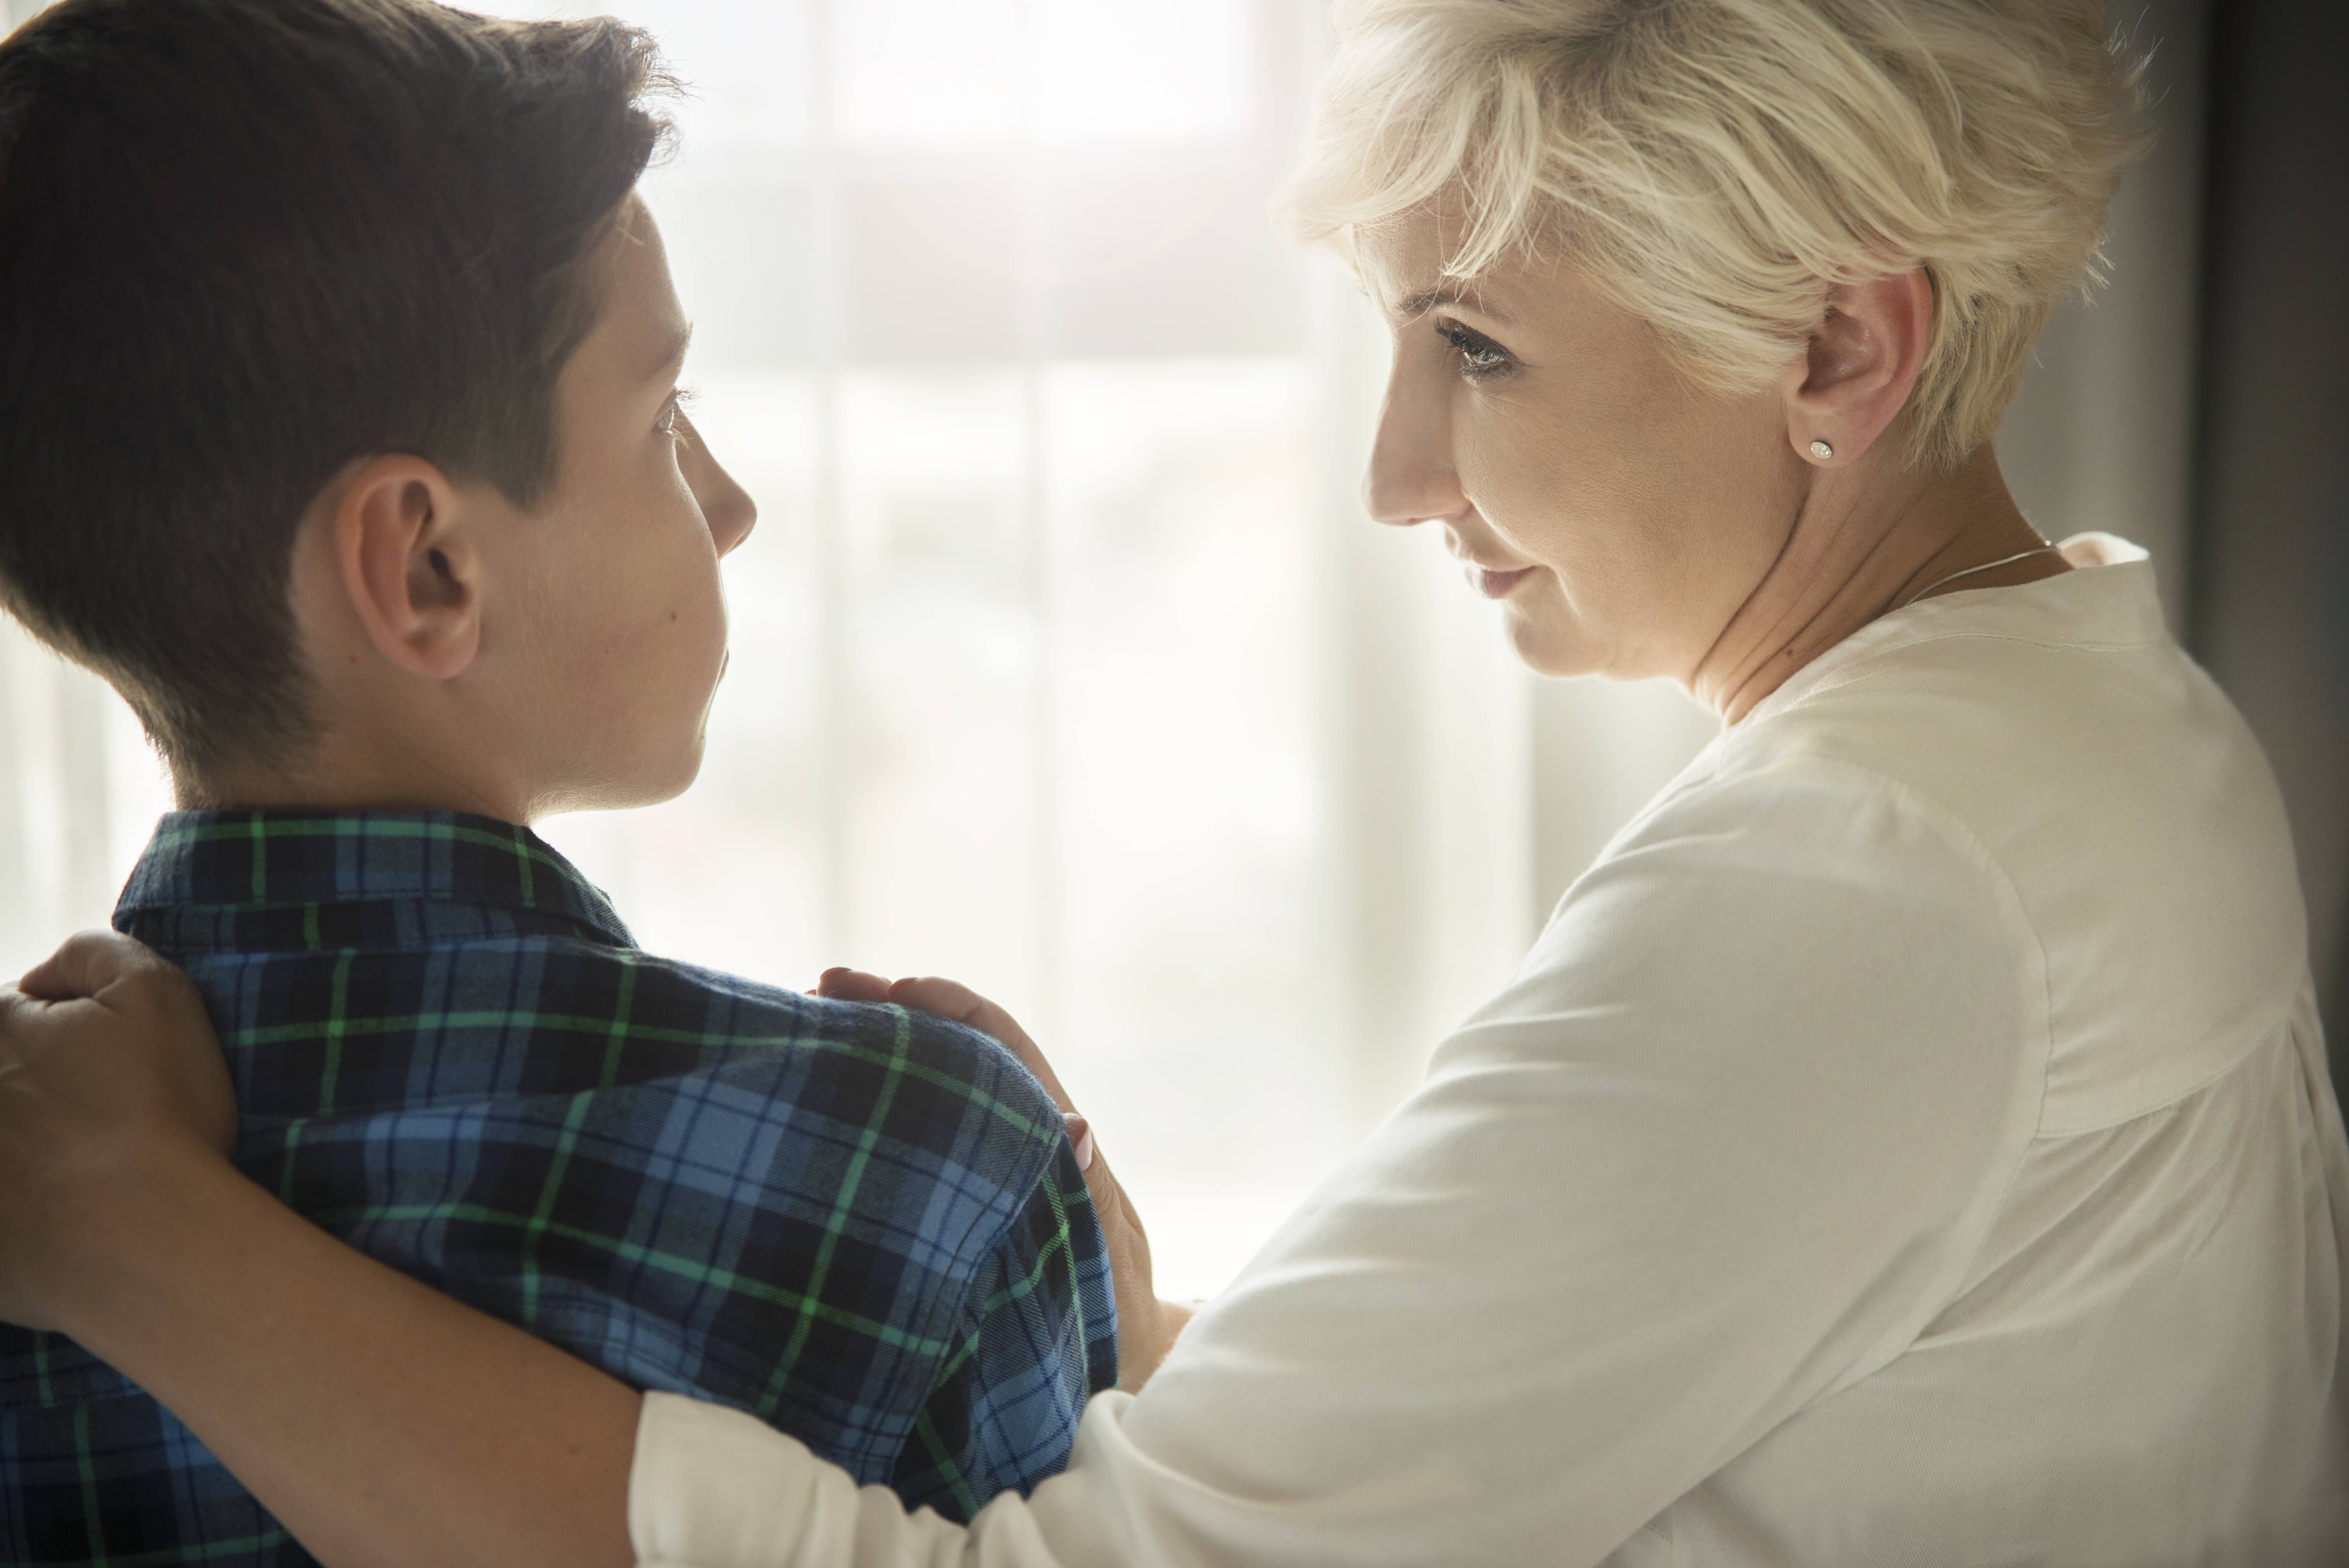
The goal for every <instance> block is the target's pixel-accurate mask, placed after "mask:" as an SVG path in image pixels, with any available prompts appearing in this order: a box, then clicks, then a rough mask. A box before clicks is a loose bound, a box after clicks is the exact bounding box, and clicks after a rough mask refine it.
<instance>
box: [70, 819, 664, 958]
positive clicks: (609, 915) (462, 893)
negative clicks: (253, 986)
mask: <svg viewBox="0 0 2349 1568" xmlns="http://www.w3.org/2000/svg"><path fill="white" fill-rule="evenodd" d="M402 899H405V900H425V901H433V902H440V903H465V904H475V905H488V906H491V907H493V908H499V909H508V910H522V911H527V912H530V913H537V914H551V915H557V916H561V917H563V918H564V919H567V920H571V921H574V922H575V923H578V924H580V925H583V926H585V927H587V928H588V929H589V930H590V931H592V932H593V933H594V934H595V935H597V936H598V937H601V938H602V939H604V940H605V941H607V942H611V943H615V944H618V945H620V946H623V947H631V946H634V945H635V943H634V942H633V941H632V940H631V938H630V937H629V935H628V928H627V927H626V926H625V925H623V924H622V923H620V917H619V915H618V914H617V913H616V912H615V911H614V910H613V908H612V904H611V901H610V900H609V899H606V898H605V896H604V894H603V893H602V892H601V891H600V890H598V889H597V888H596V887H595V884H594V883H592V882H588V881H587V879H586V878H585V877H583V876H581V875H580V874H579V872H578V871H577V870H576V869H575V868H574V866H573V865H572V864H571V862H570V861H566V860H564V858H563V857H562V856H561V855H559V854H557V853H555V851H554V850H553V849H552V848H550V847H549V846H548V845H547V843H546V841H544V840H543V839H541V838H540V837H539V836H538V835H537V834H535V833H533V832H532V831H531V830H529V829H528V828H523V827H517V826H516V825H514V824H513V823H512V822H501V821H498V820H495V819H493V818H490V817H475V816H471V815H468V814H466V813H464V812H460V811H414V812H407V811H403V812H388V811H172V812H170V813H168V814H167V815H165V817H164V818H163V820H161V821H160V822H159V823H157V824H156V827H155V836H154V837H153V838H152V839H150V840H149V841H148V844H147V849H146V851H145V852H144V853H143V854H141V855H140V857H139V864H138V865H137V866H136V867H135V868H134V869H133V870H132V871H131V873H130V880H129V882H128V883H126V884H125V885H124V887H123V890H122V897H121V900H120V902H119V903H117V904H116V905H115V911H114V923H115V924H116V926H117V927H119V928H120V929H123V930H128V929H129V928H130V924H131V921H132V917H133V916H134V915H136V914H137V913H140V912H141V911H145V910H159V911H161V910H182V911H184V910H191V909H208V910H235V909H262V908H269V907H281V908H282V907H285V906H289V905H302V904H327V903H372V902H378V901H385V900H402Z"/></svg>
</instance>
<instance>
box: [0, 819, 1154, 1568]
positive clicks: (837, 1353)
mask: <svg viewBox="0 0 2349 1568" xmlns="http://www.w3.org/2000/svg"><path fill="white" fill-rule="evenodd" d="M115 924H116V925H117V926H118V927H119V929H121V930H123V931H126V932H128V933H129V934H131V935H133V936H136V937H138V938H140V940H141V941H144V942H146V943H148V944H150V945H152V946H153V947H155V948H157V949H159V950H160V952H162V953H163V954H166V955H168V956H169V957H171V958H172V959H173V960H175V961H176V962H178V963H179V964H180V965H182V966H183V967H184V968H185V969H186V970H187V971H188V973H189V974H190V975H192V976H193V977H194V979H195V981H196V985H197V986H198V988H199V989H201V990H202V993H203V995H204V999H205V1001H206V1003H207V1004H208V1006H210V1008H211V1012H212V1022H213V1025H214V1026H215V1027H217V1028H218V1029H219V1031H220V1035H221V1040H222V1045H223V1047H224V1048H225V1049H226V1052H227V1055H228V1059H229V1065H230V1069H231V1073H232V1075H233V1078H234V1080H235V1085H236V1094H237V1102H238V1105H239V1107H240V1109H241V1112H242V1119H241V1122H240V1126H239V1134H238V1140H237V1150H236V1160H237V1163H238V1165H239V1166H240V1167H241V1168H242V1169H243V1171H244V1172H245V1173H246V1174H247V1175H248V1176H250V1177H252V1178H253V1180H254V1181H257V1182H259V1183H261V1184H262V1185H263V1186H264V1187H266V1188H267V1189H268V1190H269V1191H273V1192H275V1193H276V1194H278V1196H279V1197H281V1198H282V1199H283V1200H284V1201H285V1202H286V1203H288V1204H290V1205H291V1206H292V1207H294V1208H295V1209H296V1210H298V1211H299V1212H302V1213H304V1214H305V1215H307V1216H308V1217H309V1218H310V1219H311V1220H312V1221H314V1222H316V1223H317V1224H319V1225H321V1226H324V1227H325V1228H326V1230H328V1231H330V1232H332V1233H334V1234H336V1235H337V1236H339V1237H341V1238H343V1239H344V1240H345V1241H347V1242H349V1243H351V1244H352V1245H354V1246H357V1247H358V1248H359V1249H361V1250H362V1251H364V1252H367V1253H371V1254H372V1255H374V1256H376V1257H378V1258H381V1259H383V1260H384V1261H386V1262H387V1263H389V1264H394V1265H395V1266H397V1267H398V1268H400V1269H403V1270H405V1271H406V1272H407V1273H409V1274H413V1275H414V1276H416V1277H417V1278H418V1279H420V1280H422V1281H424V1282H425V1283H426V1284H430V1285H432V1286H434V1287H435V1288H437V1289H440V1290H442V1291H445V1292H447V1293H448V1294H450V1295H453V1296H456V1297H457V1298H459V1299H460V1300H462V1301H466V1302H469V1303H471V1305H474V1306H477V1307H479V1308H481V1310H483V1311H485V1312H489V1313H492V1314H494V1315H497V1316H500V1317H502V1318H505V1319H507V1320H508V1321H509V1322H512V1323H515V1324H519V1325H520V1326H523V1327H524V1328H526V1329H528V1330H530V1331H531V1332H532V1333H533V1334H536V1335H538V1336H540V1337H542V1338H544V1339H548V1340H551V1341H553V1342H554V1343H555V1344H557V1345H560V1346H564V1348H566V1349H568V1350H570V1351H572V1352H574V1354H576V1355H578V1356H580V1357H583V1358H585V1360H587V1361H590V1362H593V1363H594V1364H595V1365H596V1366H598V1367H603V1368H604V1369H605V1371H607V1372H610V1373H611V1374H612V1375H613V1376H615V1377H619V1378H622V1379H624V1380H625V1381H626V1382H628V1383H630V1384H633V1385H634V1386H636V1387H639V1388H661V1389H667V1390H670V1391H673V1392H678V1393H685V1394H692V1395H698V1396H699V1397H701V1398H709V1399H715V1400H718V1401H720V1402H722V1403H725V1404H730V1405H734V1406H737V1407H740V1408H742V1409H745V1410H748V1411H750V1412H751V1413H752V1414H754V1415H757V1416H759V1417H761V1418H763V1419H765V1420H767V1421H770V1422H771V1423H772V1424H773V1425H775V1426H777V1427H779V1428H781V1429H783V1430H785V1431H787V1432H790V1433H792V1435H794V1436H796V1437H798V1438H800V1439H803V1440H804V1441H806V1442H807V1443H808V1444H809V1445H810V1446H811V1447H812V1448H813V1449H815V1451H816V1452H818V1453H820V1454H823V1455H824V1456H825V1457H827V1458H829V1459H832V1460H835V1461H837V1462H838V1463H840V1464H842V1465H843V1466H845V1467H847V1469H848V1470H851V1471H852V1472H854V1474H855V1475H856V1476H857V1477H858V1479H860V1480H865V1481H884V1482H888V1483H890V1484H891V1485H893V1486H895V1488H896V1490H897V1491H898V1492H899V1493H900V1494H901V1495H902V1496H904V1497H905V1499H906V1500H907V1501H909V1502H916V1503H928V1504H930V1505H931V1506H933V1507H935V1508H936V1509H937V1510H939V1511H941V1512H943V1513H946V1514H948V1515H950V1516H952V1517H955V1518H957V1519H963V1518H968V1516H969V1515H970V1514H971V1513H972V1512H973V1511H975V1510H976V1509H977V1508H978V1505H979V1504H981V1503H983V1502H984V1501H986V1500H987V1499H988V1497H989V1496H990V1495H992V1494H993V1493H994V1492H996V1491H999V1490H1001V1489H1003V1488H1006V1487H1018V1488H1020V1489H1022V1490H1025V1489H1027V1488H1029V1487H1030V1486H1032V1485H1034V1483H1035V1482H1037V1481H1038V1480H1041V1479H1043V1478H1044V1477H1045V1476H1048V1475H1050V1474H1051V1473H1053V1472H1054V1471H1056V1470H1059V1469H1060V1468H1061V1466H1062V1464H1064V1463H1065V1462H1066V1460H1067V1458H1068V1451H1069V1445H1070V1442H1071V1439H1072V1437H1073V1436H1074V1432H1075V1427H1076V1419H1077V1414H1078V1411H1079V1409H1080V1408H1081V1406H1082V1405H1083V1403H1084V1401H1085V1398H1086V1397H1087V1395H1088V1394H1089V1393H1091V1392H1092V1391H1094V1390H1097V1389H1101V1388H1103V1387H1109V1386H1110V1385H1111V1384H1112V1382H1114V1381H1115V1378H1116V1323H1115V1318H1114V1310H1113V1307H1112V1295H1111V1289H1110V1276H1109V1266H1108V1262H1107V1258H1106V1256H1105V1254H1104V1252H1103V1250H1102V1238H1101V1231H1100V1228H1099V1226H1098V1224H1097V1223H1096V1221H1095V1217H1094V1214H1093V1211H1092V1204H1091V1202H1090V1201H1089V1200H1088V1198H1087V1197H1086V1194H1085V1187H1084V1180H1083V1177H1082V1176H1081V1174H1080V1173H1079V1172H1078V1170H1077V1166H1076V1161H1075V1159H1074V1157H1073V1156H1072V1155H1071V1152H1070V1150H1069V1145H1068V1140H1067V1138H1066V1136H1065V1134H1064V1133H1063V1131H1062V1130H1061V1119H1060V1116H1059V1114H1058V1112H1057V1111H1056V1110H1055V1109H1054V1108H1053V1106H1052V1103H1051V1101H1050V1099H1049V1098H1047V1097H1046V1095H1045V1094H1044V1092H1043V1090H1042V1089H1041V1088H1040V1087H1039V1086H1038V1085H1037V1083H1036V1081H1035V1079H1034V1078H1031V1077H1030V1076H1029V1074H1028V1073H1027V1072H1026V1070H1025V1069H1023V1068H1021V1067H1020V1066H1019V1063H1018V1062H1017V1061H1016V1060H1015V1059H1014V1058H1013V1057H1011V1056H1010V1055H1009V1053H1008V1052H1006V1051H1005V1050H1004V1049H1003V1048H1002V1047H1000V1046H999V1045H997V1044H996V1043H995V1042H994V1041H992V1040H990V1039H988V1038H987V1037H984V1036H981V1035H978V1034H976V1033H974V1032H972V1031H970V1030H968V1029H965V1028H962V1027H960V1026H956V1025H953V1024H948V1023H945V1022H942V1021H940V1020H938V1019H935V1018H931V1017H928V1016H923V1015H919V1014H909V1013H906V1012H905V1011H904V1010H902V1009H899V1008H894V1007H882V1006H859V1005H854V1004H848V1003H840V1002H828V1001H821V1000H817V999H815V998H812V997H809V996H803V995H797V994H795V993H792V992H788V991H779V990H774V989H771V988H769V987H767V986H764V985H752V984H750V983H749V982H747V981H743V980H737V979H734V978H731V977H730V976H728V975H718V974H713V973H711V972H709V971H708V970H704V969H696V968H693V967H691V966H689V965H683V964H677V963H672V962H670V961H668V960H666V959H660V958H654V957H650V956H648V955H647V954H644V953H643V952H641V951H639V950H638V949H637V948H636V944H634V943H633V942H632V941H630V939H629V937H628V934H627V931H626V928H625V927H623V926H622V925H621V923H620V922H619V919H618V917H617V916H616V915H615V914H614V913H613V912H612V909H611V906H610V905H609V904H608V903H606V902H605V899H604V897H603V895H602V894H601V893H599V892H597V891H596V890H595V888H594V887H592V886H590V885H589V884H588V883H587V882H585V880H584V879H582V878H581V877H580V875H579V873H578V872H575V871H574V870H573V869H572V868H571V866H570V865H569V864H568V863H567V862H566V861H564V859H563V858H562V857H561V856H560V855H558V854H556V853H555V852H554V851H553V850H551V849H549V848H548V847H547V846H546V845H545V844H544V843H543V842H542V841H540V840H539V839H538V838H537V837H535V836H534V835H533V834H532V833H530V832H529V831H528V830H524V829H522V828H518V827H513V826H511V825H509V824H506V823H503V822H496V821H491V820H486V819H483V818H479V817H466V816H457V815H450V814H429V815H335V814H325V813H304V812H274V811H273V812H237V813H225V812H223V813H211V812H179V813H175V814H173V815H171V816H169V817H166V818H164V819H163V820H162V823H161V825H160V828H159V829H158V830H157V832H156V835H155V838H154V841H152V843H150V845H149V847H148V850H147V852H146V855H145V857H144V858H143V859H142V860H141V861H140V863H139V867H138V869H137V871H136V872H133V873H132V875H131V878H130V882H129V886H128V887H127V888H126V889H125V890H124V892H123V895H122V901H121V903H120V905H119V907H118V909H117V910H116V912H115ZM426 1502H429V1500H419V1503H426ZM311 1561H313V1560H312V1558H311V1557H310V1556H309V1554H308V1553H305V1552H304V1551H303V1550H302V1549H301V1547H300V1546H298V1545H297V1544H295V1542H293V1541H292V1540H291V1538H290V1537H288V1536H287V1535H286V1534H285V1531H284V1530H283V1528H282V1527H280V1526H279V1525H278V1524H277V1522H275V1521H274V1519H273V1518H271V1516H270V1515H269V1514H268V1513H267V1512H266V1511H264V1509H263V1508H262V1507H261V1506H260V1504H259V1503H257V1502H256V1501H254V1499H253V1498H252V1496H251V1495H250V1494H249V1493H247V1492H246V1491H244V1490H243V1488H242V1487H241V1486H239V1485H238V1484H237V1483H236V1481H235V1480H233V1478H232V1477H231V1476H230V1475H229V1474H228V1472H227V1471H226V1470H222V1468H221V1467H220V1466H219V1465H218V1464H217V1463H216V1462H215V1461H214V1460H212V1456H211V1455H210V1454H208V1453H206V1452H205V1450H204V1449H203V1448H202V1445H200V1444H199V1443H198V1442H197V1441H196V1440H195V1439H194V1438H192V1437H191V1436H190V1434H189V1432H188V1430H187V1429H186V1428H185V1427H183V1426H181V1424H180V1423H179V1422H178V1421H177V1420H176V1419H174V1418H172V1417H171V1414H170V1413H169V1412H168V1411H166V1410H164V1409H163V1408H161V1407H160V1406H159V1405H157V1404H156V1403H155V1401H154V1400H152V1399H150V1398H148V1397H147V1396H146V1395H144V1394H143V1393H141V1392H140V1390H139V1388H138V1387H137V1386H136V1385H134V1384H132V1383H130V1382H129V1380H128V1379H126V1378H124V1377H122V1376H121V1375H120V1374H119V1373H117V1372H116V1371H114V1370H113V1369H112V1368H111V1367H108V1366H106V1365H105V1364H104V1363H102V1362H100V1361H98V1360H97V1359H96V1358H94V1357H91V1356H89V1355H88V1353H87V1352H85V1351H83V1350H82V1349H80V1348H79V1347H78V1346H76V1345H74V1344H73V1343H72V1342H70V1341H68V1340H66V1339H62V1338H59V1337H57V1336H53V1335H46V1334H33V1333H26V1332H22V1331H18V1330H14V1329H0V1562H5V1563H22V1564H35V1563H39V1564H56V1563H89V1564H110V1565H111V1568H136V1565H142V1564H160V1563H215V1564H217V1563H234V1564H272V1565H276V1564H289V1563H310V1562H311Z"/></svg>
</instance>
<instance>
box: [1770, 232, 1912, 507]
mask: <svg viewBox="0 0 2349 1568" xmlns="http://www.w3.org/2000/svg"><path fill="white" fill-rule="evenodd" d="M1932 335H1933V284H1932V281H1931V280H1930V278H1928V277H1927V276H1926V275H1925V269H1924V268H1922V267H1914V268H1911V269H1910V270H1909V271H1908V272H1905V273H1894V274H1893V275H1892V276H1890V277H1885V278H1874V279H1871V280H1869V281H1868V282H1867V283H1859V284H1837V286H1836V287H1835V288H1833V289H1831V290H1829V291H1828V294H1827V309H1826V317H1825V319H1823V320H1822V321H1821V322H1820V323H1819V325H1817V326H1816V328H1814V329H1813V330H1812V333H1811V338H1810V342H1809V344H1808V345H1807V346H1806V349H1805V352H1804V354H1803V355H1802V356H1801V357H1800V358H1799V359H1797V360H1795V363H1794V364H1792V365H1791V366H1788V367H1787V370H1786V374H1785V378H1784V381H1783V382H1782V386H1781V390H1782V391H1783V393H1784V395H1785V405H1786V439H1787V441H1788V442H1789V443H1790V444H1791V445H1792V446H1793V447H1794V449H1795V451H1796V452H1797V453H1799V454H1801V455H1803V457H1804V458H1805V459H1806V460H1807V461H1810V462H1812V463H1814V464H1816V466H1818V467H1820V468H1831V469H1833V468H1841V467H1843V466H1844V465H1845V464H1847V463H1848V462H1850V461H1851V460H1852V459H1855V458H1857V457H1858V456H1859V455H1860V454H1861V453H1862V452H1865V451H1867V450H1868V448H1870V447H1872V446H1874V445H1875V444H1876V440H1877V438H1878V437H1879V436H1881V435H1883V434H1884V431H1885V429H1886V428H1887V427H1889V425H1890V424H1891V423H1892V421H1893V420H1894V419H1896V418H1899V414H1900V410H1901V409H1903V408H1905V407H1908V405H1909V393H1910V392H1911V391H1912V390H1914V389H1915V387H1916V385H1917V377H1918V375H1919V374H1920V372H1921V371H1923V369H1924V368H1925V355H1926V352H1927V350H1928V349H1930V347H1931V346H1932ZM1813 441H1825V442H1826V444H1827V447H1828V449H1829V450H1830V453H1831V455H1830V456H1827V457H1824V458H1822V457H1820V456H1819V455H1818V454H1817V453H1816V452H1815V451H1814V450H1813V449H1812V447H1811V443H1812V442H1813Z"/></svg>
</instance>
